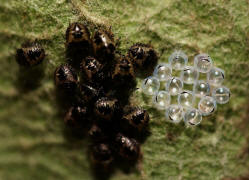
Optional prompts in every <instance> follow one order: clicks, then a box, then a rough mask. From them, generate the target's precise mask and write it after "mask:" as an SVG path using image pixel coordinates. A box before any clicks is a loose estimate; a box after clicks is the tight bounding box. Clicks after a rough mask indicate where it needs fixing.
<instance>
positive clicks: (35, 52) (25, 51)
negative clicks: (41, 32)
mask: <svg viewBox="0 0 249 180" xmlns="http://www.w3.org/2000/svg"><path fill="white" fill-rule="evenodd" d="M45 56H46V55H45V50H44V49H43V47H42V46H41V45H40V44H39V43H38V42H31V43H26V44H23V45H22V48H20V49H17V51H16V61H17V62H18V64H20V65H21V66H35V65H38V64H40V63H41V62H42V61H43V60H44V58H45Z"/></svg>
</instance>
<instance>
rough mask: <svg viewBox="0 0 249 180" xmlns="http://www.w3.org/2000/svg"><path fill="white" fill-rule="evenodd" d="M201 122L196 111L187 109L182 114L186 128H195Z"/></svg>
mask: <svg viewBox="0 0 249 180" xmlns="http://www.w3.org/2000/svg"><path fill="white" fill-rule="evenodd" d="M201 121H202V115H201V113H200V111H198V109H195V108H193V109H188V110H187V111H186V113H185V114H184V122H185V124H186V125H187V126H196V125H198V124H200V123H201Z"/></svg>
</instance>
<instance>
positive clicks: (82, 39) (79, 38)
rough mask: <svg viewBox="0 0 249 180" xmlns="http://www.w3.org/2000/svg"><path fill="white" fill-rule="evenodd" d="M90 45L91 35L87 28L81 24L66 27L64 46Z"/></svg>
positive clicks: (76, 23)
mask: <svg viewBox="0 0 249 180" xmlns="http://www.w3.org/2000/svg"><path fill="white" fill-rule="evenodd" d="M90 44H91V34H90V32H89V30H88V28H87V27H86V26H85V25H84V24H81V23H78V22H75V23H72V24H70V25H69V26H68V28H67V30H66V46H67V47H69V46H77V45H80V46H85V47H88V46H89V45H90Z"/></svg>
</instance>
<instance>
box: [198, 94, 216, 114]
mask: <svg viewBox="0 0 249 180" xmlns="http://www.w3.org/2000/svg"><path fill="white" fill-rule="evenodd" d="M216 107H217V106H216V101H215V99H214V98H213V97H211V96H204V97H202V98H201V100H200V102H199V104H198V109H199V111H200V112H201V114H202V115H203V116H208V115H210V114H212V113H213V112H215V110H216Z"/></svg>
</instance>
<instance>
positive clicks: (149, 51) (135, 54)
mask: <svg viewBox="0 0 249 180" xmlns="http://www.w3.org/2000/svg"><path fill="white" fill-rule="evenodd" d="M128 56H129V57H130V58H131V61H132V63H133V64H134V66H135V68H136V70H143V71H148V70H153V69H154V66H155V65H156V64H157V61H158V55H157V52H156V51H155V50H154V48H153V47H152V46H151V45H149V44H142V43H136V44H134V45H133V46H131V47H130V49H129V50H128ZM149 72H150V71H149Z"/></svg>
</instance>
